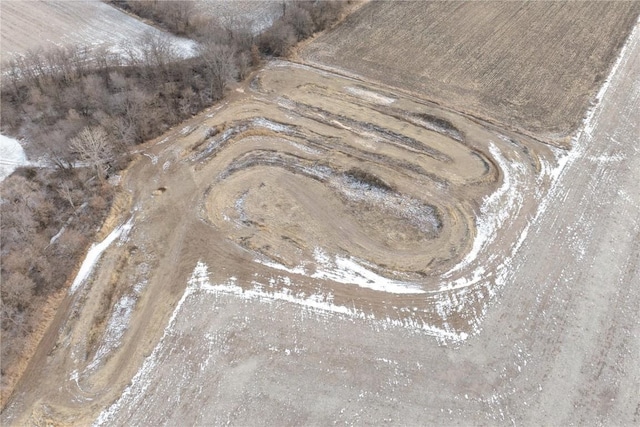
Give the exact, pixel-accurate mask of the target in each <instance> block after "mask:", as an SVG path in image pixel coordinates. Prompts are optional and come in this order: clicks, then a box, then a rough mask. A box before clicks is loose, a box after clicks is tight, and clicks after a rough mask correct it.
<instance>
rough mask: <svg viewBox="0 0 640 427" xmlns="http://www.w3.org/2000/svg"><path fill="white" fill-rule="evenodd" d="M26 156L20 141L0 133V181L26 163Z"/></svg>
mask: <svg viewBox="0 0 640 427" xmlns="http://www.w3.org/2000/svg"><path fill="white" fill-rule="evenodd" d="M28 164H29V162H28V161H27V156H26V155H25V154H24V150H23V149H22V146H21V145H20V143H19V142H18V141H17V140H15V139H13V138H9V137H8V136H4V135H0V182H2V180H4V179H5V178H6V177H8V176H9V175H11V174H12V173H13V171H14V170H15V169H16V168H17V167H20V166H25V165H28Z"/></svg>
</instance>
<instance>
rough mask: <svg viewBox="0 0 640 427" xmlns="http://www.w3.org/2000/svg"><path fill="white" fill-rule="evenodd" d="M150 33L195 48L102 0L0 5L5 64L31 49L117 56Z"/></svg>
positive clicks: (15, 1)
mask: <svg viewBox="0 0 640 427" xmlns="http://www.w3.org/2000/svg"><path fill="white" fill-rule="evenodd" d="M147 32H149V33H153V34H165V35H166V36H167V37H170V38H171V39H172V40H173V41H174V43H175V44H176V46H177V47H178V48H179V49H181V50H182V51H185V53H189V52H190V51H191V50H192V49H193V42H192V41H190V40H186V39H183V38H179V37H175V36H171V35H169V34H167V33H163V32H161V31H160V30H158V29H156V28H154V27H152V26H149V25H147V24H145V23H143V22H141V21H140V20H138V19H136V18H134V17H131V16H129V15H127V14H126V13H124V12H122V11H120V10H118V9H116V8H114V7H112V6H109V5H107V4H105V3H103V2H101V1H99V0H87V1H25V0H7V1H2V2H1V3H0V45H1V46H2V57H1V58H0V60H2V61H5V60H8V59H10V58H11V56H12V55H15V54H20V55H24V54H26V53H27V52H28V51H29V50H37V49H50V48H52V47H58V46H70V45H74V46H80V47H83V48H87V49H95V48H98V47H104V48H106V49H108V51H110V52H113V53H117V52H120V51H121V50H123V49H125V48H129V47H130V46H135V45H136V43H137V42H138V41H139V40H141V39H142V37H143V36H144V35H145V33H147Z"/></svg>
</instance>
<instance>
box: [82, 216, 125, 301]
mask: <svg viewBox="0 0 640 427" xmlns="http://www.w3.org/2000/svg"><path fill="white" fill-rule="evenodd" d="M132 227H133V217H131V218H129V220H128V221H127V222H126V223H124V224H123V225H121V226H119V227H117V228H116V229H115V230H113V231H112V232H111V233H110V234H109V235H108V236H107V237H106V238H105V239H104V240H103V241H102V242H100V243H98V244H95V243H94V244H93V245H92V246H91V249H89V252H88V253H87V256H86V257H85V259H84V261H83V262H82V265H81V266H80V270H79V271H78V274H77V275H76V278H75V279H74V280H73V283H72V284H71V288H70V289H69V294H73V293H75V291H77V290H78V288H79V287H80V285H82V284H83V283H84V281H85V280H86V279H87V278H88V277H89V276H90V275H91V273H92V272H93V270H94V268H95V266H96V263H97V262H98V260H99V259H100V256H101V255H102V253H103V252H104V251H105V250H106V249H107V248H108V247H109V246H110V245H111V243H113V242H114V240H116V239H117V238H118V237H121V236H122V238H124V237H126V236H127V235H128V234H129V232H130V231H131V228H132Z"/></svg>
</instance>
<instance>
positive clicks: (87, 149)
mask: <svg viewBox="0 0 640 427" xmlns="http://www.w3.org/2000/svg"><path fill="white" fill-rule="evenodd" d="M69 145H70V146H71V148H72V149H73V151H74V152H76V153H77V154H78V156H79V157H80V159H81V161H83V162H86V163H87V164H88V165H89V166H91V167H92V168H93V169H94V171H95V173H96V176H97V177H98V179H99V180H100V182H102V181H104V178H105V174H106V172H107V170H108V169H109V162H110V161H112V160H113V157H114V153H113V150H112V145H111V142H110V141H109V136H108V135H107V132H106V131H105V130H104V128H102V127H101V126H97V127H86V128H84V129H83V130H82V131H81V132H80V133H79V134H78V135H77V136H75V137H74V138H72V139H71V142H70V144H69Z"/></svg>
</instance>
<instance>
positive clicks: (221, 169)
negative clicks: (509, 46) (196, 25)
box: [2, 24, 640, 425]
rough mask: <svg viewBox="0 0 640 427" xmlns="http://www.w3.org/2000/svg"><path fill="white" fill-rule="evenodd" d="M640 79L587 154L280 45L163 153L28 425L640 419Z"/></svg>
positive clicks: (24, 406) (65, 325) (12, 419)
mask: <svg viewBox="0 0 640 427" xmlns="http://www.w3.org/2000/svg"><path fill="white" fill-rule="evenodd" d="M639 72H640V25H638V24H636V27H635V30H634V32H633V34H632V35H631V36H630V37H629V39H628V41H627V43H626V45H625V48H624V50H623V52H622V54H621V56H620V58H619V60H618V61H617V62H616V63H615V65H614V67H613V71H612V74H611V76H610V80H609V81H607V83H606V84H605V85H604V86H603V87H602V89H601V91H600V93H599V94H598V103H597V104H596V105H595V106H594V108H593V109H592V110H590V111H589V112H588V114H587V117H586V119H585V121H584V123H583V126H581V128H580V131H579V132H578V134H577V135H576V136H575V138H574V140H573V145H572V148H571V149H570V150H563V149H560V148H555V147H553V146H550V145H545V144H543V143H541V142H539V141H536V140H535V139H532V138H529V137H527V136H523V135H522V134H519V133H516V132H513V131H509V130H505V129H501V128H500V127H497V126H495V125H493V124H491V123H487V122H484V121H482V120H479V119H477V118H474V117H471V116H468V115H465V114H462V113H459V112H456V111H453V110H448V109H445V108H442V107H439V106H437V105H435V104H431V103H428V102H426V101H424V100H421V99H419V98H416V97H412V96H410V95H408V94H406V93H404V92H400V91H399V90H393V89H391V88H389V87H387V86H384V87H382V86H380V85H377V84H374V83H372V82H369V81H367V80H365V79H362V78H348V77H344V76H340V75H337V74H334V73H331V72H328V71H324V70H319V69H316V68H313V67H310V66H305V65H299V64H294V63H289V62H284V61H275V62H271V63H269V64H268V65H267V66H266V67H265V68H264V69H263V70H261V71H260V72H258V73H256V74H255V75H254V76H252V78H251V79H250V80H249V82H248V83H247V84H246V85H245V86H243V87H240V88H238V89H237V90H236V91H235V92H234V93H233V94H232V95H231V96H230V97H229V98H228V100H227V101H226V102H225V103H224V104H221V105H219V106H217V107H215V108H213V109H211V110H210V111H207V112H205V113H204V114H202V115H200V116H198V117H194V118H193V119H192V120H191V121H189V122H188V123H185V124H184V126H181V127H180V128H179V129H174V130H173V131H171V132H170V133H168V134H167V135H165V136H164V137H163V138H160V139H158V140H156V141H152V142H150V143H148V144H146V145H145V146H143V147H142V148H141V150H140V152H139V153H138V154H139V155H138V157H137V159H136V161H135V162H134V163H133V164H132V165H131V167H130V168H129V169H128V170H127V173H126V174H124V176H122V177H121V178H120V185H121V187H122V196H121V198H120V199H119V200H120V202H119V203H116V209H115V210H114V213H113V215H112V216H111V218H110V221H108V223H107V226H106V227H105V230H103V233H101V236H100V238H101V239H103V240H101V242H99V243H98V244H97V245H95V246H94V247H93V248H92V249H91V251H90V252H89V254H88V256H87V259H86V260H85V262H84V263H83V264H82V266H80V267H79V273H78V277H77V278H76V280H75V281H74V283H73V285H72V286H71V288H70V291H69V296H68V297H67V299H66V300H65V302H64V303H63V305H62V307H61V309H60V310H59V312H58V316H57V318H56V320H54V322H53V324H52V326H51V329H50V331H49V333H48V334H47V336H46V338H45V340H44V341H43V343H42V344H41V346H40V348H39V349H38V353H37V354H36V355H35V356H34V358H33V361H32V363H31V365H30V367H29V368H28V370H27V373H26V375H25V376H24V377H23V379H22V381H21V383H20V384H19V386H18V388H17V391H16V392H15V393H14V395H13V397H12V398H11V400H10V401H9V403H8V405H7V407H6V408H5V410H4V411H3V413H2V422H3V424H8V425H25V424H27V425H45V424H47V423H51V424H56V423H60V424H72V425H88V424H91V423H93V424H94V425H221V424H225V425H226V424H234V425H290V424H293V425H327V424H333V423H346V424H365V425H370V424H383V423H387V424H399V425H425V424H438V425H450V424H457V425H460V424H462V425H467V424H491V425H493V424H500V425H503V424H504V425H507V424H509V425H511V424H524V425H567V424H571V423H574V424H579V425H582V424H607V425H632V424H638V423H639V422H640V400H639V398H638V384H640V360H639V356H638V355H639V354H640V340H638V336H639V335H640V320H639V319H638V317H637V313H638V312H639V311H640V287H639V286H638V285H639V284H640V283H639V282H638V277H640V238H639V236H640V193H639V192H638V190H637V182H639V180H640V155H639V154H640V145H639V144H640V124H639V122H638V117H640V81H639V80H638V79H637V76H638V73H639Z"/></svg>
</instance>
